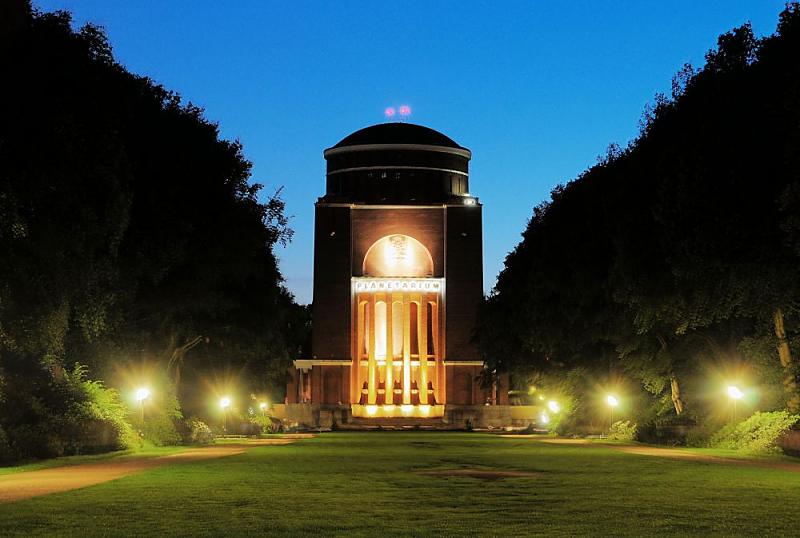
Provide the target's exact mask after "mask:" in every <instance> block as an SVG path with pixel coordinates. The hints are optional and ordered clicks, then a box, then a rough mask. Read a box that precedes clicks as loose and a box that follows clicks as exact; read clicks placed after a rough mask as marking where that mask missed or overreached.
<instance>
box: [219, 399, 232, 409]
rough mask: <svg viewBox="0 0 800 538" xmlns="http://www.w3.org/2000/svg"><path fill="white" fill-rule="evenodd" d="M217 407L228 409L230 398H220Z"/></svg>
mask: <svg viewBox="0 0 800 538" xmlns="http://www.w3.org/2000/svg"><path fill="white" fill-rule="evenodd" d="M219 406H220V407H221V408H223V409H227V408H228V407H230V406H231V399H230V398H228V397H227V396H226V397H225V398H222V399H221V400H220V401H219Z"/></svg>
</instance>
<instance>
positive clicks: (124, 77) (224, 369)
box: [0, 2, 309, 436]
mask: <svg viewBox="0 0 800 538" xmlns="http://www.w3.org/2000/svg"><path fill="white" fill-rule="evenodd" d="M12 4H16V5H19V7H20V9H18V10H16V11H14V10H13V9H10V11H9V9H6V11H9V16H8V17H4V21H3V27H2V34H0V62H2V63H1V64H0V69H1V70H2V73H3V81H4V82H3V84H2V85H1V89H0V117H1V118H2V120H0V376H1V377H0V398H2V400H3V403H2V409H5V410H9V409H14V413H5V412H0V428H5V429H6V430H8V432H7V433H8V435H9V436H12V432H13V430H14V429H15V428H17V427H18V426H20V425H21V424H26V425H30V424H34V423H36V421H37V420H43V418H42V417H41V416H39V415H42V416H44V415H47V414H48V413H55V412H57V410H55V409H44V410H43V409H42V408H41V406H40V405H39V403H41V402H42V401H43V400H47V398H49V396H46V394H49V392H52V386H53V384H54V383H57V382H58V380H59V379H60V378H61V377H62V376H63V372H64V369H65V368H67V369H68V370H69V369H70V368H71V366H72V364H73V363H75V362H81V363H83V364H86V365H88V367H89V375H91V376H94V377H98V376H99V377H101V378H103V379H105V380H107V381H108V382H111V383H113V382H115V381H116V380H118V378H117V376H118V375H119V372H120V370H122V368H120V367H121V366H130V365H137V364H141V363H144V362H146V363H150V364H155V365H157V368H159V369H160V370H161V371H163V372H167V371H168V373H169V378H170V379H171V380H172V383H173V384H174V385H175V386H176V390H177V391H178V393H179V395H180V396H181V397H182V399H183V400H184V401H185V404H186V405H189V406H194V408H195V410H199V409H200V408H201V404H200V402H201V401H203V399H202V398H205V397H206V396H203V397H202V398H201V396H200V395H199V394H195V392H196V390H194V389H199V388H200V384H199V379H200V378H201V377H209V376H215V375H216V376H218V377H219V376H220V375H222V374H223V373H224V374H225V375H233V376H236V377H237V378H238V382H239V388H241V389H242V391H243V392H247V391H250V392H261V393H263V392H264V391H268V390H271V388H274V387H278V386H280V385H281V384H282V381H283V376H284V374H285V371H286V367H287V365H288V361H289V360H290V359H291V358H293V357H294V355H295V354H296V353H297V351H298V346H300V345H301V344H302V342H303V341H304V339H305V333H306V331H307V329H308V323H309V320H308V315H307V313H306V310H305V309H304V308H303V307H300V306H298V305H296V304H295V302H294V300H293V297H292V296H291V294H290V293H289V292H288V291H287V290H286V288H285V287H284V286H283V284H282V277H281V274H280V272H279V269H278V265H277V261H276V258H275V255H274V252H273V249H274V247H275V245H277V244H280V243H285V242H286V241H288V240H289V239H290V237H291V230H290V229H289V228H288V226H287V218H286V217H285V215H284V204H283V202H282V201H281V199H280V197H279V192H278V193H275V194H274V195H273V196H271V197H267V199H266V201H265V202H261V201H260V200H259V198H258V195H259V192H260V190H261V185H258V184H252V183H250V170H251V164H250V162H249V161H248V160H247V159H246V158H245V157H244V154H243V151H242V146H241V145H240V144H239V143H238V142H230V141H226V140H223V139H220V137H219V130H218V128H217V125H216V124H214V123H211V122H209V121H208V120H206V119H205V118H204V117H203V113H202V110H200V109H199V108H197V107H196V106H194V105H192V104H191V103H188V104H187V103H184V102H183V101H182V100H181V98H180V97H179V96H178V95H177V94H176V93H174V92H171V91H168V90H166V89H164V88H163V87H161V86H159V85H158V84H156V83H154V82H153V81H152V80H150V79H148V78H147V77H143V76H137V75H134V74H131V73H129V72H128V71H126V69H125V68H124V67H122V66H121V65H120V64H118V63H117V62H116V61H115V60H114V58H113V55H112V52H111V48H110V46H109V44H108V41H107V39H106V37H105V35H104V33H103V32H102V30H101V29H99V28H97V27H95V26H92V25H87V26H84V27H83V28H81V29H80V30H78V31H75V30H73V29H72V28H71V20H70V16H69V14H67V13H63V12H58V13H39V12H36V11H32V10H31V8H30V6H29V5H27V3H25V2H13V3H12ZM6 8H9V6H6ZM11 13H13V15H14V16H11V15H10V14H11ZM187 378H189V379H191V380H192V383H188V382H187V381H188V379H187ZM48 391H49V392H48ZM203 391H206V392H207V387H203ZM53 406H54V407H55V406H57V402H54V403H53ZM45 407H47V406H45Z"/></svg>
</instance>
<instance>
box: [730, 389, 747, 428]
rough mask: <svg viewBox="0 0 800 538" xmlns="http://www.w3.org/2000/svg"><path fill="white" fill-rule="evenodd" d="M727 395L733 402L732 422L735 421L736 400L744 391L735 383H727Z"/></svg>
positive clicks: (741, 396) (739, 398) (742, 395)
mask: <svg viewBox="0 0 800 538" xmlns="http://www.w3.org/2000/svg"><path fill="white" fill-rule="evenodd" d="M728 397H729V398H730V399H731V401H732V402H733V422H736V402H738V401H739V400H741V399H742V398H743V397H744V392H742V390H741V389H740V388H739V387H737V386H736V385H728Z"/></svg>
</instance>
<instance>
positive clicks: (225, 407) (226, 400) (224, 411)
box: [219, 396, 231, 435]
mask: <svg viewBox="0 0 800 538" xmlns="http://www.w3.org/2000/svg"><path fill="white" fill-rule="evenodd" d="M219 406H220V407H221V408H222V433H223V435H227V434H228V408H229V407H230V406H231V399H230V398H228V397H227V396H225V397H224V398H222V399H221V400H220V401H219Z"/></svg>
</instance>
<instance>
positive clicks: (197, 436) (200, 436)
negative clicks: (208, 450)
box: [186, 417, 214, 445]
mask: <svg viewBox="0 0 800 538" xmlns="http://www.w3.org/2000/svg"><path fill="white" fill-rule="evenodd" d="M186 426H187V429H188V435H187V438H186V442H187V443H188V444H192V445H208V444H211V443H213V442H214V434H213V433H212V432H211V428H209V427H208V424H206V423H205V422H203V421H202V420H200V419H198V418H194V417H193V418H190V419H189V420H187V421H186Z"/></svg>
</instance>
